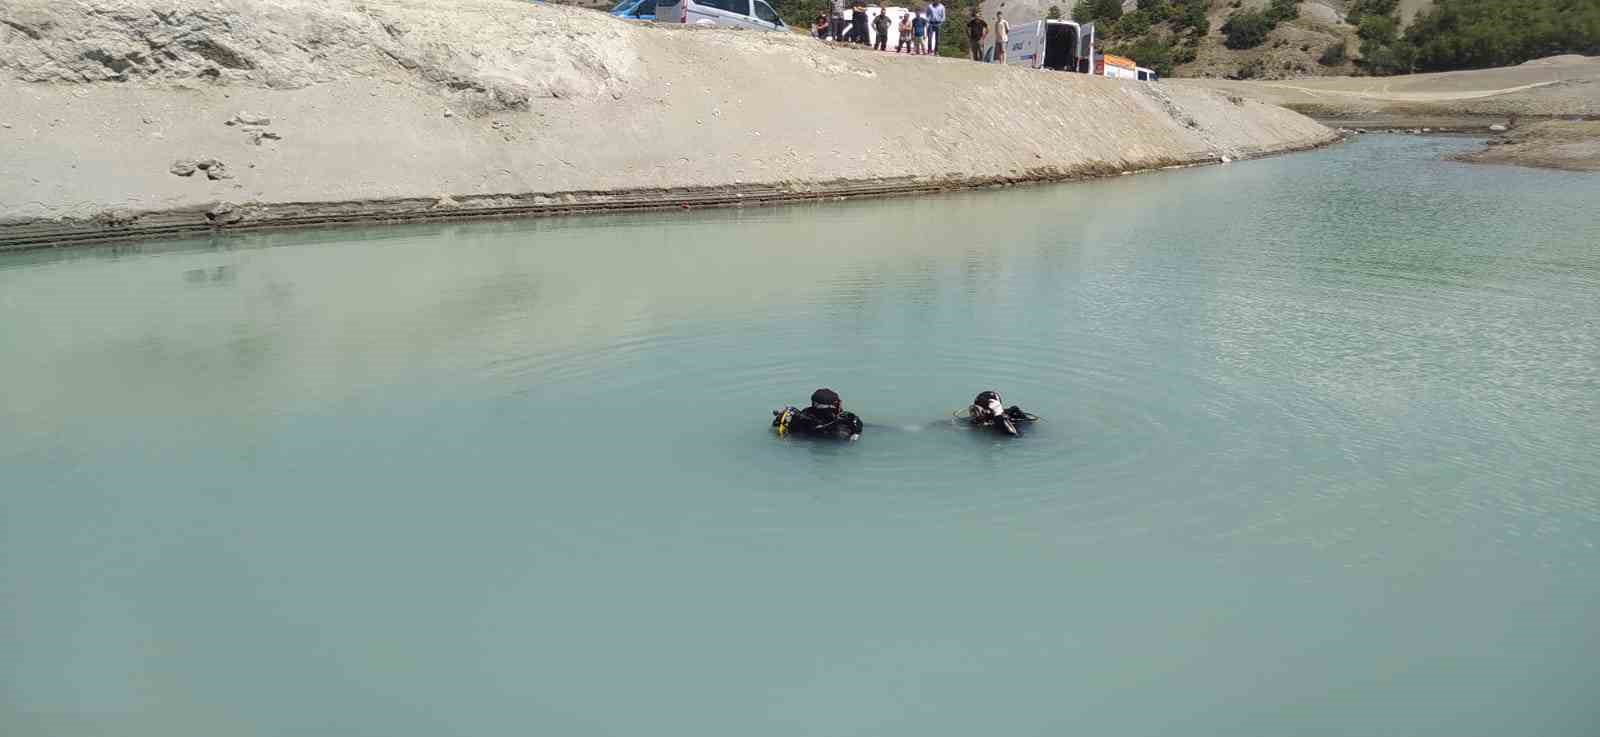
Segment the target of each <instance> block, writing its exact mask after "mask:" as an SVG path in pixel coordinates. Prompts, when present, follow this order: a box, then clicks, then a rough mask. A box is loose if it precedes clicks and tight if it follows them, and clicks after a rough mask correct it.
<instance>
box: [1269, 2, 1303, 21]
mask: <svg viewBox="0 0 1600 737" xmlns="http://www.w3.org/2000/svg"><path fill="white" fill-rule="evenodd" d="M1267 16H1268V17H1270V18H1272V20H1273V21H1274V22H1279V23H1281V22H1283V21H1289V20H1294V19H1295V18H1298V17H1300V3H1299V0H1272V4H1271V5H1269V6H1267Z"/></svg>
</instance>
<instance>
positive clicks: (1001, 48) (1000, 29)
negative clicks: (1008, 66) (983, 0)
mask: <svg viewBox="0 0 1600 737" xmlns="http://www.w3.org/2000/svg"><path fill="white" fill-rule="evenodd" d="M1010 40H1011V24H1010V23H1007V22H1006V19H1005V18H1002V17H1000V11H995V14H994V63H996V64H1004V63H1006V42H1007V41H1010Z"/></svg>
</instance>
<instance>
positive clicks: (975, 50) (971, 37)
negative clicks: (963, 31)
mask: <svg viewBox="0 0 1600 737" xmlns="http://www.w3.org/2000/svg"><path fill="white" fill-rule="evenodd" d="M988 32H989V22H988V21H986V20H984V19H983V16H981V15H978V10H977V8H973V10H972V18H970V19H969V20H967V45H968V46H970V47H972V60H973V61H983V35H984V34H985V33H988Z"/></svg>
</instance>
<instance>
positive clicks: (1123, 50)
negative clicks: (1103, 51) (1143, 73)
mask: <svg viewBox="0 0 1600 737" xmlns="http://www.w3.org/2000/svg"><path fill="white" fill-rule="evenodd" d="M1110 50H1111V53H1113V54H1118V55H1120V56H1126V57H1128V58H1130V59H1133V60H1135V61H1137V62H1139V65H1140V66H1145V67H1149V68H1151V69H1154V70H1156V73H1157V74H1159V75H1161V76H1163V77H1167V76H1171V75H1172V68H1173V67H1175V66H1177V64H1176V63H1175V62H1174V60H1173V46H1172V44H1171V43H1169V42H1168V41H1166V40H1165V39H1161V38H1155V37H1152V36H1145V37H1143V38H1140V39H1138V40H1136V41H1133V42H1131V43H1125V44H1117V45H1114V46H1112V47H1111V49H1110Z"/></svg>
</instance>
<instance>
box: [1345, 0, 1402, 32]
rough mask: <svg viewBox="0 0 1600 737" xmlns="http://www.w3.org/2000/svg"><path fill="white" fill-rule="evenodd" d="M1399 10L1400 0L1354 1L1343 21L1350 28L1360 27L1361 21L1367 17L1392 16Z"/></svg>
mask: <svg viewBox="0 0 1600 737" xmlns="http://www.w3.org/2000/svg"><path fill="white" fill-rule="evenodd" d="M1399 8H1400V0H1354V2H1351V3H1350V12H1349V14H1348V15H1346V16H1345V21H1346V22H1348V23H1349V24H1350V25H1352V26H1358V25H1361V19H1362V18H1363V17H1365V16H1368V15H1394V12H1395V11H1396V10H1398V9H1399Z"/></svg>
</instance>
